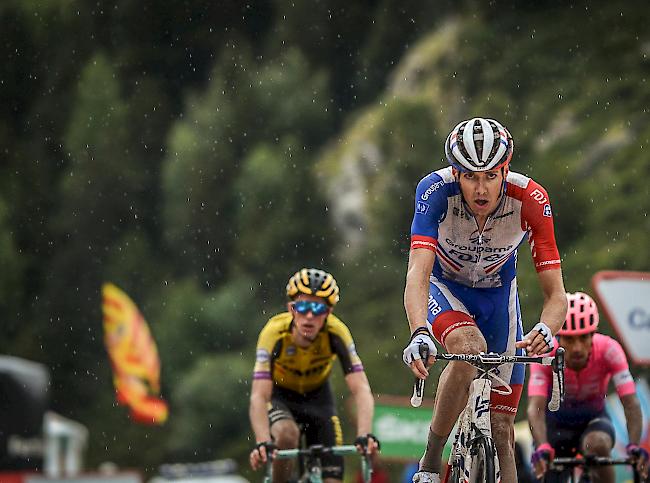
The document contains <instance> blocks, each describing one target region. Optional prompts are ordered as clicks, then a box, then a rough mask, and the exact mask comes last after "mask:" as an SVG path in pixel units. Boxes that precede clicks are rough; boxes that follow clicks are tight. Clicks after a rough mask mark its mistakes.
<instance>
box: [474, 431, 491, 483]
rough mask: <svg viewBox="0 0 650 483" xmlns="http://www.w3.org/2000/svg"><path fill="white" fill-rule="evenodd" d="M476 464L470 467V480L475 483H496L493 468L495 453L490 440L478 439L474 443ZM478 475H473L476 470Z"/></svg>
mask: <svg viewBox="0 0 650 483" xmlns="http://www.w3.org/2000/svg"><path fill="white" fill-rule="evenodd" d="M475 444H476V450H477V453H476V460H475V461H476V462H475V463H474V464H473V465H472V473H473V475H472V478H470V480H473V481H476V482H485V483H496V481H497V480H496V474H495V467H494V458H496V453H495V451H494V444H493V443H492V440H491V439H488V438H479V439H478V440H477V441H476V443H475ZM474 467H476V469H477V470H478V473H474V472H475V471H476V470H475V469H474Z"/></svg>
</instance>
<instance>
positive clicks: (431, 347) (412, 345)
mask: <svg viewBox="0 0 650 483" xmlns="http://www.w3.org/2000/svg"><path fill="white" fill-rule="evenodd" d="M420 346H426V348H427V350H428V353H429V358H431V359H432V358H434V357H435V356H436V354H437V353H438V351H437V349H436V345H435V344H434V343H433V339H432V338H431V334H430V333H429V329H427V328H426V327H418V328H417V329H415V331H414V332H413V334H411V340H410V341H409V344H408V345H407V346H406V349H404V352H403V354H402V360H403V361H404V364H406V365H407V366H409V367H410V368H411V370H412V371H413V374H415V375H416V376H417V377H419V378H420V379H426V377H427V376H428V375H429V371H428V370H427V365H428V364H425V363H424V361H422V356H421V355H420ZM427 362H428V361H427Z"/></svg>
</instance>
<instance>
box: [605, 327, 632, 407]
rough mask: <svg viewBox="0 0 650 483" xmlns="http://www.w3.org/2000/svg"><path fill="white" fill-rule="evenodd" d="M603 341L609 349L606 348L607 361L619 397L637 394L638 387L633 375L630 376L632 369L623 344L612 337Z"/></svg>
mask: <svg viewBox="0 0 650 483" xmlns="http://www.w3.org/2000/svg"><path fill="white" fill-rule="evenodd" d="M603 340H604V341H606V344H607V347H605V360H606V361H607V364H608V365H609V370H610V374H611V375H612V381H614V386H615V387H616V393H617V394H618V396H619V397H623V396H627V395H628V394H634V393H636V385H635V384H634V379H633V378H632V374H630V368H629V366H628V364H627V358H626V357H625V352H624V351H623V348H622V347H621V344H619V343H618V342H616V341H615V340H614V339H612V338H611V337H603Z"/></svg>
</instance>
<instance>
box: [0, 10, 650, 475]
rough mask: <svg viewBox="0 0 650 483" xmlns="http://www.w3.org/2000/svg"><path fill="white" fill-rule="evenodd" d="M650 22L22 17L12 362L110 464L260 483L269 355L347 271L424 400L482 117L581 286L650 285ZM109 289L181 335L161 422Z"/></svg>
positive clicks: (385, 359) (164, 345)
mask: <svg viewBox="0 0 650 483" xmlns="http://www.w3.org/2000/svg"><path fill="white" fill-rule="evenodd" d="M649 24H650V9H649V8H647V2H644V1H633V0H628V1H626V2H605V1H593V0H592V1H574V2H554V1H537V2H507V1H479V0H459V1H454V2H452V1H432V2H421V1H414V0H399V1H397V0H375V1H371V0H356V1H350V0H345V1H343V0H321V1H302V2H300V1H294V0H267V1H260V2H252V3H249V4H247V3H244V2H237V1H220V2H216V1H207V0H204V1H189V0H188V1H176V0H171V1H168V2H157V1H154V0H141V1H134V0H116V1H104V0H92V1H91V0H3V1H2V2H1V3H0V38H1V39H2V42H0V52H1V54H2V58H3V59H4V62H3V65H2V69H1V70H0V147H1V151H0V267H2V270H0V321H1V322H0V323H1V325H0V327H1V337H0V352H1V353H3V354H8V355H14V356H19V357H23V358H27V359H31V360H34V361H38V362H42V363H44V364H45V365H46V366H47V367H48V368H49V370H50V371H51V377H52V383H51V387H50V401H51V407H52V408H53V409H54V410H55V411H57V412H59V413H60V414H62V415H64V416H66V417H69V418H72V419H75V420H78V421H80V422H82V423H83V424H85V425H86V426H87V427H88V428H89V430H90V441H89V447H88V453H87V463H88V465H89V466H91V467H96V465H97V464H99V463H100V462H103V461H113V462H115V463H117V464H119V465H120V466H122V467H136V468H139V469H141V470H142V471H143V472H144V474H145V475H146V476H151V475H152V474H154V473H155V471H156V469H157V466H158V465H159V464H160V463H163V462H171V461H205V460H208V459H214V458H224V457H234V458H236V459H237V460H238V461H239V462H240V463H241V467H242V469H243V470H244V472H245V474H247V475H248V476H249V477H250V476H251V475H250V473H247V470H246V463H245V462H246V454H247V452H248V450H249V448H250V446H251V444H252V440H251V437H250V429H249V424H248V418H247V407H248V394H249V390H250V377H251V371H252V365H253V359H254V347H255V343H256V339H257V334H258V332H259V330H260V328H261V327H262V326H263V324H264V323H265V321H266V320H267V319H268V317H270V316H271V315H273V314H274V313H277V312H279V311H281V310H283V306H284V303H285V296H284V287H285V284H286V281H287V279H288V278H289V276H290V275H291V274H292V273H293V272H295V271H296V270H297V269H298V268H300V267H302V266H319V267H323V268H325V269H327V270H329V271H331V272H332V273H333V274H334V275H335V276H336V278H337V280H338V281H339V284H340V286H341V302H340V304H339V305H338V306H337V313H338V315H339V316H340V317H342V318H343V320H345V321H346V322H347V323H348V325H349V326H350V327H351V330H352V332H353V334H354V336H355V339H356V342H357V347H358V350H359V353H360V355H361V356H362V358H363V360H364V363H365V367H366V370H367V373H368V377H369V379H370V382H371V385H372V388H373V391H374V392H375V393H379V394H396V395H408V394H409V391H410V385H411V376H410V373H409V372H408V370H407V369H406V368H405V367H404V366H403V364H402V362H401V351H402V348H403V346H404V344H405V342H406V340H407V337H408V329H407V323H406V318H405V314H404V310H403V307H402V293H403V285H404V277H405V268H406V263H407V257H408V244H409V230H410V223H411V217H412V211H413V196H414V191H415V186H416V184H417V182H418V181H419V180H420V179H421V178H422V177H423V176H425V175H426V174H427V173H429V172H430V171H433V170H435V169H438V168H440V167H442V166H444V165H445V162H444V159H443V156H444V150H443V142H444V139H445V137H446V135H447V133H448V132H449V130H450V129H451V128H452V127H453V126H454V125H455V124H456V123H457V122H459V121H460V120H462V119H465V118H468V117H471V116H476V115H479V116H486V117H494V118H496V119H498V120H499V121H501V122H502V123H503V124H505V125H506V126H507V127H508V128H509V130H510V132H511V133H512V134H513V137H514V140H515V153H514V157H513V161H512V169H513V170H514V171H518V172H521V173H524V174H526V175H529V176H532V177H534V178H535V179H536V180H537V181H538V182H540V183H541V184H542V185H544V186H545V187H546V189H547V190H548V192H549V194H550V196H551V201H552V204H553V209H554V213H555V223H556V236H557V240H558V245H559V247H560V252H561V256H562V258H563V270H564V276H565V284H566V287H567V289H568V290H570V291H575V290H587V291H591V289H590V286H589V282H590V278H591V276H592V275H593V274H594V273H595V272H596V271H598V270H601V269H620V270H639V271H644V270H650V249H649V248H648V234H649V233H650V220H649V218H648V212H649V211H650V196H649V187H648V186H649V185H648V180H649V179H650V163H649V162H648V149H649V147H650V146H649V139H650V123H649V122H648V121H649V109H650V102H649V101H650V85H649V82H648V76H649V74H650V58H649V55H650V30H649V29H648V28H647V26H648V25H649ZM521 250H522V253H521V256H520V257H519V260H520V270H519V271H520V283H519V284H520V287H521V292H520V296H521V301H522V310H523V313H524V320H525V326H526V327H527V328H529V327H531V326H532V325H533V324H534V323H535V322H536V321H537V320H538V317H539V311H540V308H541V294H540V290H539V288H538V282H537V280H536V276H535V273H534V270H533V268H532V263H531V260H530V255H529V248H528V245H527V244H524V245H523V246H522V248H521ZM104 281H111V282H114V283H115V284H117V285H118V286H120V287H121V288H123V289H124V290H125V291H126V292H127V293H128V294H129V295H130V296H131V297H132V298H133V299H134V301H135V302H136V303H137V304H138V305H139V306H140V309H141V310H142V312H143V314H144V315H145V317H146V319H147V321H148V323H149V326H150V328H151V331H152V333H153V335H154V337H155V339H156V341H157V344H158V348H159V352H160V356H161V360H162V386H163V387H162V393H163V397H164V398H165V399H166V400H167V401H168V402H169V404H170V418H169V421H168V422H167V423H166V424H165V425H164V426H162V427H149V426H141V425H136V424H135V423H131V422H129V420H128V416H127V410H126V409H125V408H123V407H119V406H117V405H116V403H115V397H114V392H113V387H112V380H111V368H110V364H109V360H108V357H107V355H106V352H105V349H104V346H103V333H102V316H101V297H100V287H101V284H102V282H104ZM603 325H604V330H605V331H610V330H611V329H610V327H609V326H608V324H606V323H605V324H603ZM339 372H340V371H339V370H338V369H336V374H335V383H336V387H337V388H338V389H339V393H340V394H341V397H342V398H343V397H344V395H345V390H344V385H343V384H341V376H340V374H339ZM637 374H638V371H637ZM432 379H433V378H432ZM433 388H434V384H433V382H431V383H430V384H429V386H428V389H427V391H428V392H429V394H432V393H433ZM341 401H343V400H341ZM523 414H524V410H523V409H520V411H519V417H520V418H521V417H523ZM346 437H347V439H348V440H350V439H351V438H352V437H354V434H352V431H346Z"/></svg>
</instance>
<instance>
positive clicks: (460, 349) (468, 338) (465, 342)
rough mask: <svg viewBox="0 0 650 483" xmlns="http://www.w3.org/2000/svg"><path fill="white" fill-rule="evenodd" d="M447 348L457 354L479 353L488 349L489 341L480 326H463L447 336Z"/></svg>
mask: <svg viewBox="0 0 650 483" xmlns="http://www.w3.org/2000/svg"><path fill="white" fill-rule="evenodd" d="M446 348H447V351H448V352H452V353H455V354H478V353H479V352H486V351H487V343H486V342H485V338H484V337H483V334H481V331H480V330H479V329H478V327H476V326H474V327H462V328H460V329H458V330H455V331H454V332H452V333H451V334H449V336H447V339H446ZM465 365H467V364H465Z"/></svg>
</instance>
